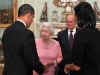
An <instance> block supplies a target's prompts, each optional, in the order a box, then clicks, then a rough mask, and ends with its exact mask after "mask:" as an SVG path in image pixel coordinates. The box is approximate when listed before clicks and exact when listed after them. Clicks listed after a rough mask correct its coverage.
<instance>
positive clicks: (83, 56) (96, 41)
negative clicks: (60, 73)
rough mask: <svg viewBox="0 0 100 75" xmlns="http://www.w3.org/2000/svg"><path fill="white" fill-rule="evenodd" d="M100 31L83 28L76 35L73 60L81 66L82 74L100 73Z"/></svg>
mask: <svg viewBox="0 0 100 75" xmlns="http://www.w3.org/2000/svg"><path fill="white" fill-rule="evenodd" d="M99 58H100V31H99V30H97V29H82V30H80V31H79V32H78V33H77V34H76V36H75V42H74V46H73V62H74V63H75V64H76V65H79V66H80V67H81V74H80V75H100V59H99Z"/></svg>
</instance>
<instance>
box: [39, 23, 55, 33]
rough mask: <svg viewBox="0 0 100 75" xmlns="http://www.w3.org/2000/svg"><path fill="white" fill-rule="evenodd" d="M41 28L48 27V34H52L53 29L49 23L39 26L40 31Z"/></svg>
mask: <svg viewBox="0 0 100 75" xmlns="http://www.w3.org/2000/svg"><path fill="white" fill-rule="evenodd" d="M43 27H48V29H49V30H50V33H51V34H54V27H53V25H52V24H51V23H49V22H43V23H42V24H41V25H40V30H41V29H42V28H43Z"/></svg>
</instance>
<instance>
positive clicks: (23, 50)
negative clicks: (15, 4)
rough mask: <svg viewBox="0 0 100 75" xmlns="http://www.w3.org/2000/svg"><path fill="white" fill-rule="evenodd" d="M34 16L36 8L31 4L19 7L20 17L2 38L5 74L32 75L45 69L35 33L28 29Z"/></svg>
mask: <svg viewBox="0 0 100 75" xmlns="http://www.w3.org/2000/svg"><path fill="white" fill-rule="evenodd" d="M33 18H34V9H33V8H32V7H31V6H30V5H29V4H24V5H22V6H21V7H20V8H19V11H18V19H17V21H16V22H14V23H13V24H12V25H11V26H9V27H8V28H7V29H6V30H5V32H4V34H3V38H2V43H3V48H4V58H5V66H4V72H3V75H32V71H33V69H34V70H36V71H37V72H38V73H39V74H42V72H43V71H44V66H43V65H42V64H41V63H40V61H39V58H38V55H37V52H36V45H35V40H34V39H35V38H34V35H33V33H32V32H31V31H30V30H29V29H27V28H28V27H29V26H30V25H31V23H32V20H33Z"/></svg>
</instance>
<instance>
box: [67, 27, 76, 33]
mask: <svg viewBox="0 0 100 75" xmlns="http://www.w3.org/2000/svg"><path fill="white" fill-rule="evenodd" d="M70 31H71V30H70V29H68V32H70ZM72 31H73V32H76V27H75V28H74V29H73V30H72Z"/></svg>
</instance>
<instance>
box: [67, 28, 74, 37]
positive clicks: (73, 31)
mask: <svg viewBox="0 0 100 75" xmlns="http://www.w3.org/2000/svg"><path fill="white" fill-rule="evenodd" d="M71 31H73V32H72V35H73V38H74V35H75V33H76V28H74V29H73V30H70V29H68V38H69V37H70V32H71Z"/></svg>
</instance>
